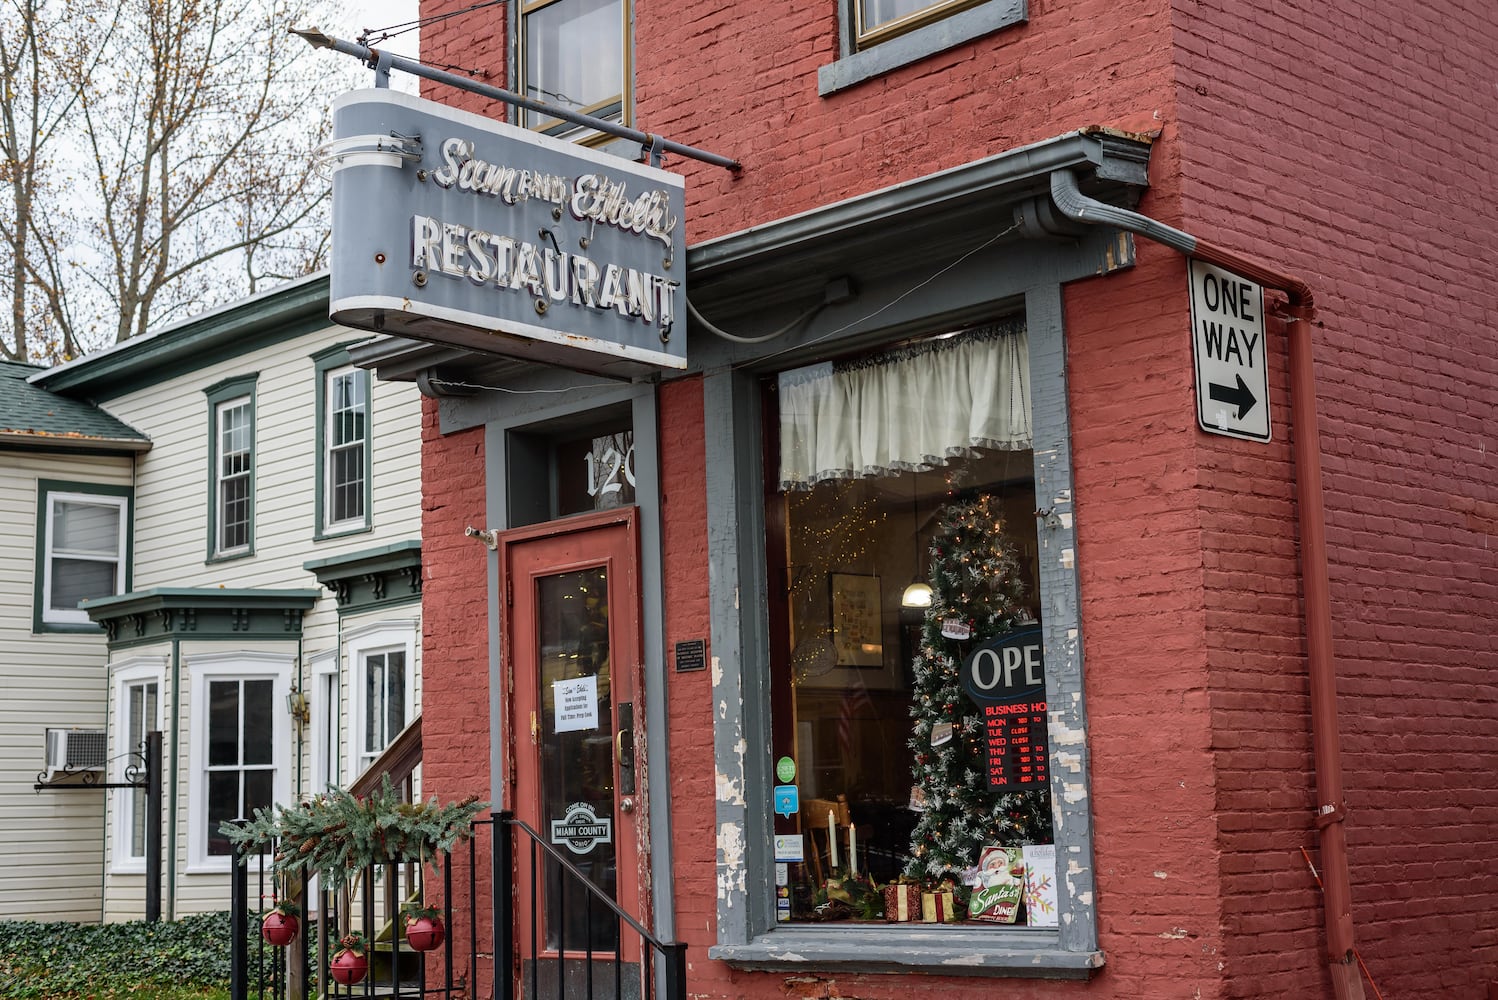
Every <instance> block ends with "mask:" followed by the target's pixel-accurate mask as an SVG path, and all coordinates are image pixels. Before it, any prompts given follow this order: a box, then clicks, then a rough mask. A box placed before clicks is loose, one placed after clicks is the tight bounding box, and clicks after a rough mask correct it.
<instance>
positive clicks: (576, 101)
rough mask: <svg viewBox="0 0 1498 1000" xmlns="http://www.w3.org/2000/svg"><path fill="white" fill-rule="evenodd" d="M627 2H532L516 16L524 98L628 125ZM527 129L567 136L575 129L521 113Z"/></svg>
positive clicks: (538, 0)
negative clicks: (517, 17)
mask: <svg viewBox="0 0 1498 1000" xmlns="http://www.w3.org/2000/svg"><path fill="white" fill-rule="evenodd" d="M628 26H629V4H628V2H627V0H530V2H529V3H526V4H525V5H524V6H523V7H522V8H521V14H520V25H519V35H520V39H519V41H520V44H519V50H520V69H519V74H520V79H521V81H522V87H523V89H524V93H525V95H526V96H527V97H531V98H534V99H536V100H539V101H544V102H546V103H547V104H550V105H554V106H556V107H559V108H566V109H567V110H569V111H578V112H582V113H583V114H588V115H592V116H594V117H595V118H603V119H606V120H608V121H616V122H622V123H624V124H628V123H629V111H628V105H629V76H630V59H629V43H628V38H629V32H628ZM520 122H521V124H522V125H524V126H525V127H526V128H533V129H539V130H540V131H543V132H547V133H549V134H552V135H570V134H572V133H575V132H577V131H579V128H578V126H576V125H573V124H571V123H569V122H564V121H561V120H559V119H557V118H552V117H550V116H548V115H545V114H540V113H538V112H535V111H528V110H526V111H522V112H521V114H520Z"/></svg>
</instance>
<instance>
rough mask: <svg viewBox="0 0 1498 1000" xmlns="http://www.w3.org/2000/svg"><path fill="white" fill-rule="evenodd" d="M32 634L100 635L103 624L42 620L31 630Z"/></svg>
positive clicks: (102, 630)
mask: <svg viewBox="0 0 1498 1000" xmlns="http://www.w3.org/2000/svg"><path fill="white" fill-rule="evenodd" d="M32 632H33V634H34V635H47V634H48V633H51V634H54V635H102V634H103V632H104V626H103V625H100V624H98V623H97V622H90V621H82V622H42V623H41V624H40V625H38V626H37V627H36V628H34V629H33V630H32Z"/></svg>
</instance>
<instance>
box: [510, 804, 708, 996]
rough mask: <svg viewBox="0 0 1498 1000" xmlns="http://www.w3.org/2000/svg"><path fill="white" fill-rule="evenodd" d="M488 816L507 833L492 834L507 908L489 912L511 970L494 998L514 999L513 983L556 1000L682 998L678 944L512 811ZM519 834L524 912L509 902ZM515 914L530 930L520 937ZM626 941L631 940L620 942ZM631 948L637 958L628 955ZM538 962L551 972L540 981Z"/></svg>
mask: <svg viewBox="0 0 1498 1000" xmlns="http://www.w3.org/2000/svg"><path fill="white" fill-rule="evenodd" d="M495 821H496V822H497V823H498V824H500V825H501V826H503V827H505V828H507V829H508V830H509V831H510V835H509V836H503V835H501V836H496V837H495V838H494V873H495V877H494V885H495V898H496V899H497V900H509V901H510V906H509V908H508V913H506V912H505V911H503V910H498V908H497V911H498V912H496V929H497V933H496V935H495V955H496V958H497V962H496V966H497V968H498V969H501V970H509V971H510V975H507V976H500V977H498V978H499V980H500V981H499V982H498V983H497V984H496V985H497V987H498V988H497V990H496V992H495V996H496V997H497V998H498V1000H517V998H516V989H517V987H518V988H519V989H520V993H521V996H522V997H524V998H525V1000H547V998H548V997H549V996H552V997H555V1000H600V998H608V997H612V1000H637V998H642V1000H650V998H654V1000H686V995H687V993H686V969H687V964H686V950H687V946H686V945H685V944H678V943H668V942H664V941H661V940H660V939H659V938H657V937H656V936H655V935H654V934H652V933H651V932H650V931H648V930H646V929H645V928H644V926H642V925H641V924H640V922H639V921H638V920H636V919H635V918H634V917H632V916H630V915H629V914H628V913H626V912H624V910H623V909H621V908H620V906H619V904H618V903H617V902H615V900H614V899H613V898H612V897H611V896H610V894H609V893H607V892H606V891H604V889H603V888H601V887H600V886H599V885H598V884H597V883H596V882H595V881H594V880H593V879H591V878H589V877H588V876H587V875H586V874H585V873H584V872H583V871H582V870H581V869H579V868H578V867H577V865H576V864H575V863H573V861H572V860H571V859H569V858H568V857H566V856H565V855H564V854H563V853H562V852H561V851H559V850H558V849H557V848H556V846H554V845H553V844H551V843H549V842H548V841H547V840H546V839H545V838H544V837H542V836H541V834H540V833H538V832H537V831H536V830H535V829H533V828H532V827H530V826H529V825H528V824H526V823H525V822H523V821H522V820H519V819H517V818H516V817H515V815H514V814H513V813H509V812H501V813H498V814H497V815H496V817H495ZM522 842H523V844H524V845H525V851H526V856H525V857H524V858H523V859H522V863H523V864H525V871H526V872H527V873H528V875H529V879H528V883H529V885H530V886H531V887H532V890H533V891H531V892H529V893H528V894H527V895H528V896H529V899H527V900H525V903H526V905H527V907H528V910H527V912H526V913H525V914H522V912H521V911H520V910H519V909H518V908H517V907H516V905H515V904H516V903H517V902H519V900H518V899H517V892H516V890H517V888H518V887H517V884H516V883H517V880H516V873H517V868H516V864H515V862H516V859H517V855H518V854H519V853H520V850H519V848H520V845H521V843H522ZM536 890H540V891H536ZM578 897H581V899H582V906H583V915H582V920H581V923H580V924H578V923H573V924H569V922H568V919H567V907H568V905H569V900H571V901H572V905H576V900H577V899H578ZM543 899H546V900H550V901H551V905H550V907H549V908H548V912H546V913H543V912H542V911H543V907H542V900H543ZM522 915H524V916H526V917H527V919H525V920H524V921H523V922H521V923H522V925H523V926H524V927H526V928H528V929H529V932H530V933H529V935H528V936H527V937H528V940H526V941H521V940H518V938H517V935H516V933H515V932H516V923H517V919H518V918H519V917H521V916H522ZM506 916H508V918H509V919H505V917H506ZM579 928H581V933H578V929H579ZM577 938H581V941H580V942H579V941H577V940H576V939H577ZM627 941H628V942H631V943H633V944H637V945H638V947H637V948H626V947H625V942H627ZM526 945H528V946H529V947H528V948H527V947H525V946H526ZM636 952H637V953H638V962H635V961H631V959H632V958H633V957H634V954H635V953H636ZM657 962H658V963H659V965H657ZM631 966H634V968H633V969H631V970H630V971H631V975H630V976H629V978H628V979H626V978H625V974H626V969H630V967H631ZM543 969H545V970H546V971H547V972H549V975H548V976H547V978H548V979H549V980H550V982H548V983H547V984H546V985H545V986H543V985H542V975H543ZM657 972H658V973H659V976H658V977H657ZM610 973H611V974H610ZM657 978H659V982H657ZM527 987H528V988H527ZM600 990H602V992H599V991H600Z"/></svg>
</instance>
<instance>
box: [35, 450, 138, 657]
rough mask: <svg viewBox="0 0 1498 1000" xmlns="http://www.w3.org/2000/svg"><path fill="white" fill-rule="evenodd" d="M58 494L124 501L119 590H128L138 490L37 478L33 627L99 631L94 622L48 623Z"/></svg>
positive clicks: (100, 629)
mask: <svg viewBox="0 0 1498 1000" xmlns="http://www.w3.org/2000/svg"><path fill="white" fill-rule="evenodd" d="M57 494H75V495H80V496H97V497H106V498H110V499H113V500H119V501H121V511H120V517H121V520H122V522H123V531H124V536H125V545H124V577H123V580H122V581H121V584H120V589H119V591H118V593H122V594H123V593H129V591H130V585H131V575H132V564H133V563H134V559H135V517H134V514H135V489H134V488H133V487H130V486H114V485H109V484H106V483H90V482H82V481H75V480H63V479H38V480H37V481H36V572H35V574H34V580H33V582H32V583H33V585H32V602H31V630H32V632H35V633H42V632H82V633H96V632H101V631H103V629H102V628H101V626H99V625H98V624H96V623H94V622H91V621H87V620H84V621H77V622H55V621H53V622H49V621H47V620H46V604H47V600H48V598H49V594H48V592H47V585H46V581H47V579H48V576H47V562H48V546H47V520H48V515H49V508H50V506H51V502H52V497H53V496H54V495H57Z"/></svg>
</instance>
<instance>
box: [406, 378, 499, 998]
mask: <svg viewBox="0 0 1498 1000" xmlns="http://www.w3.org/2000/svg"><path fill="white" fill-rule="evenodd" d="M421 482H422V498H421V576H422V581H421V583H422V592H421V619H422V621H421V628H422V636H421V645H422V657H421V736H422V763H421V791H422V795H423V797H426V798H430V797H431V796H433V795H436V796H437V798H438V799H439V800H440V801H442V802H450V801H453V800H455V799H460V798H463V797H465V796H468V795H476V796H478V797H480V798H481V799H483V800H484V801H489V800H490V789H489V635H488V632H489V629H488V621H489V591H488V587H487V585H486V581H487V573H488V555H489V550H488V549H487V548H485V547H484V546H483V545H480V544H479V543H478V542H476V541H475V540H473V539H472V538H468V537H465V536H464V534H463V529H464V528H466V527H467V526H468V525H473V526H475V527H486V526H487V525H486V521H485V517H484V511H485V488H484V431H483V428H476V429H474V430H469V431H463V432H461V433H458V434H451V435H448V436H446V437H444V436H442V434H441V433H440V431H439V430H438V418H437V404H436V401H435V400H431V399H424V400H422V449H421ZM485 815H487V813H486V814H485ZM477 844H478V847H479V850H478V879H479V881H478V884H479V886H481V887H487V886H488V885H489V884H490V879H491V870H490V865H489V864H488V863H487V861H488V857H489V854H488V851H489V847H490V844H491V841H490V831H489V829H488V828H487V827H481V828H480V830H479V834H478V837H477ZM457 858H458V861H459V865H458V868H457V869H455V871H456V872H457V875H458V876H461V877H455V878H454V880H453V886H454V891H453V912H454V913H455V914H466V913H468V912H469V898H468V881H467V868H466V867H464V865H466V858H467V854H466V850H465V849H460V850H459V851H458V852H457ZM487 898H488V893H487V891H485V889H484V888H481V890H480V897H479V899H480V904H479V906H478V907H477V910H478V916H479V918H480V920H479V926H478V934H479V936H478V940H479V942H480V944H479V951H480V954H481V955H484V956H487V954H488V952H489V950H490V949H489V948H488V947H487V946H486V942H488V941H491V940H492V931H491V923H492V921H490V920H489V919H488V914H489V912H490V911H489V908H488V906H487V903H486V900H487ZM454 930H455V931H461V933H457V934H454V935H453V937H452V939H451V944H450V947H451V948H453V949H454V960H455V962H454V964H455V966H456V968H458V969H460V970H461V969H464V968H466V967H467V959H468V950H467V926H466V924H465V925H464V926H463V927H461V928H459V927H455V928H454ZM432 961H433V962H436V961H437V959H435V958H434V959H433V960H432ZM479 968H480V981H479V984H478V985H479V986H480V987H481V989H480V990H479V992H477V994H476V995H477V996H481V997H483V996H489V995H490V993H489V982H490V977H491V976H492V970H493V963H492V961H484V962H480V964H479ZM430 972H431V974H432V975H438V973H439V970H438V968H437V967H436V966H435V965H433V966H432V968H431V969H430Z"/></svg>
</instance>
